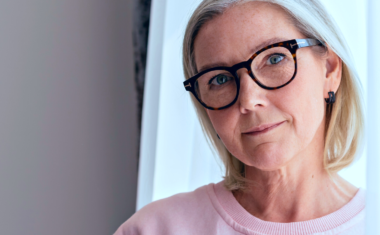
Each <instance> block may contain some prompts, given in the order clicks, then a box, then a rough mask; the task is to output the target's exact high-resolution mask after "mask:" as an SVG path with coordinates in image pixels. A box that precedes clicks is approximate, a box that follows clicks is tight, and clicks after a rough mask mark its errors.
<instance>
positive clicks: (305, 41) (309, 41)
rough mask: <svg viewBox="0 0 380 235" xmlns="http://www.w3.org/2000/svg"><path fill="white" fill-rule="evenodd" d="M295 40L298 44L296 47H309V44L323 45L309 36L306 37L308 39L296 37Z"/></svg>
mask: <svg viewBox="0 0 380 235" xmlns="http://www.w3.org/2000/svg"><path fill="white" fill-rule="evenodd" d="M296 41H297V44H298V48H302V47H309V46H317V45H323V46H325V44H324V43H323V42H321V41H319V40H317V39H311V38H308V39H296Z"/></svg>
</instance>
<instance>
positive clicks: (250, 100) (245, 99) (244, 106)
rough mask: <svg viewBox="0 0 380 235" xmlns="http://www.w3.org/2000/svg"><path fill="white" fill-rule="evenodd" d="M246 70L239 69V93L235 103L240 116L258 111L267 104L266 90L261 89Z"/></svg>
mask: <svg viewBox="0 0 380 235" xmlns="http://www.w3.org/2000/svg"><path fill="white" fill-rule="evenodd" d="M248 73H249V72H248V71H247V70H246V69H240V70H239V71H238V75H239V78H240V91H239V97H238V100H237V103H238V105H239V109H240V112H241V113H242V114H246V113H249V112H251V111H255V110H258V109H260V108H263V107H265V106H266V105H267V104H268V101H267V99H266V93H267V92H268V91H267V90H265V89H263V88H261V87H260V86H259V85H258V84H257V83H256V82H255V81H254V80H253V79H252V77H251V76H250V75H249V74H248Z"/></svg>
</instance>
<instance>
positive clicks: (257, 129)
mask: <svg viewBox="0 0 380 235" xmlns="http://www.w3.org/2000/svg"><path fill="white" fill-rule="evenodd" d="M284 122H285V121H282V122H277V123H269V124H264V125H260V126H257V127H254V128H252V129H249V130H248V131H246V132H243V134H251V133H257V132H262V131H265V130H269V129H273V128H275V127H277V126H279V125H281V124H282V123H284Z"/></svg>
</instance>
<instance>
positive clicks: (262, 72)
mask: <svg viewBox="0 0 380 235" xmlns="http://www.w3.org/2000/svg"><path fill="white" fill-rule="evenodd" d="M251 70H252V72H253V75H254V77H255V78H256V80H258V82H259V83H261V84H262V85H264V86H266V87H270V88H275V87H279V86H282V85H284V84H285V83H287V82H288V81H289V80H290V79H292V76H293V75H294V72H295V63H294V59H293V56H292V54H291V53H290V51H289V50H288V49H287V48H284V47H274V48H270V49H267V50H265V51H263V52H262V53H260V54H259V55H258V56H257V57H256V58H254V60H253V61H252V64H251ZM195 92H196V95H197V97H198V98H199V99H200V100H201V101H202V102H203V103H204V104H206V105H207V106H209V107H212V108H221V107H224V106H226V105H229V104H231V103H232V102H233V100H234V99H235V97H236V95H237V81H236V78H235V76H234V75H233V74H231V73H230V72H229V71H227V70H213V71H210V72H208V73H205V74H203V75H202V76H200V77H199V78H198V79H197V81H196V82H195Z"/></svg>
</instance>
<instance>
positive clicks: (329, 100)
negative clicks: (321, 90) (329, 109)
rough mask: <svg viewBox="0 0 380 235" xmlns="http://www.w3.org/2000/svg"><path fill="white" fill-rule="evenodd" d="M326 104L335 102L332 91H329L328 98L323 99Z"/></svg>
mask: <svg viewBox="0 0 380 235" xmlns="http://www.w3.org/2000/svg"><path fill="white" fill-rule="evenodd" d="M325 101H326V103H327V104H333V103H334V102H335V93H334V92H333V91H329V98H325Z"/></svg>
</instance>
